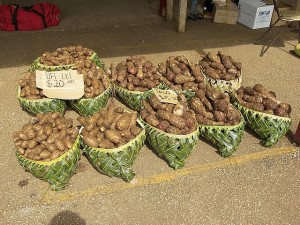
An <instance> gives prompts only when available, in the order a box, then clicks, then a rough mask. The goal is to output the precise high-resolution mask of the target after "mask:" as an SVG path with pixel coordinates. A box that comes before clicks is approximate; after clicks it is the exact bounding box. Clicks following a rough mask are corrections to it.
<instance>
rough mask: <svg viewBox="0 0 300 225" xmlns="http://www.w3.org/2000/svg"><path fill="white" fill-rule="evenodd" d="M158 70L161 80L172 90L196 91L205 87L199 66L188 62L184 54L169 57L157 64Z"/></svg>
mask: <svg viewBox="0 0 300 225" xmlns="http://www.w3.org/2000/svg"><path fill="white" fill-rule="evenodd" d="M158 71H159V73H160V74H161V75H162V81H163V82H164V83H165V84H166V85H167V86H168V87H169V88H171V89H172V90H176V91H184V90H191V91H196V90H198V89H202V88H205V84H204V77H203V75H202V74H201V70H200V68H199V67H198V66H196V65H195V64H192V63H190V62H189V60H188V59H187V58H186V57H185V56H176V57H169V58H168V60H167V61H165V62H163V63H160V64H159V65H158Z"/></svg>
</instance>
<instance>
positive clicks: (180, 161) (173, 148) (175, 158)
mask: <svg viewBox="0 0 300 225" xmlns="http://www.w3.org/2000/svg"><path fill="white" fill-rule="evenodd" d="M142 122H143V124H144V126H145V129H146V135H147V142H148V143H149V144H150V146H151V147H152V148H153V149H154V150H155V151H156V152H157V153H158V155H159V156H160V157H162V158H163V159H164V160H165V161H166V162H167V163H168V165H169V166H170V167H172V168H174V169H179V168H182V167H183V166H184V163H185V160H186V158H187V157H188V156H189V155H190V154H191V152H192V150H193V149H194V147H195V145H196V144H197V141H198V140H199V130H198V129H196V130H195V131H194V132H192V133H190V134H187V135H176V134H169V133H166V132H164V131H162V130H159V129H157V128H155V127H153V126H151V125H149V124H148V123H146V122H145V121H143V120H142Z"/></svg>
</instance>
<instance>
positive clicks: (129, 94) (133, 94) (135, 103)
mask: <svg viewBox="0 0 300 225" xmlns="http://www.w3.org/2000/svg"><path fill="white" fill-rule="evenodd" d="M156 88H160V89H164V88H165V86H164V85H163V84H160V85H158V86H157V87H156ZM114 91H115V92H116V93H117V95H118V96H119V97H120V98H121V99H122V100H123V101H124V102H125V103H126V104H127V105H128V106H129V107H130V108H131V109H133V110H135V111H140V110H141V109H142V108H143V107H144V104H143V100H148V99H149V98H150V96H151V95H152V94H153V90H149V91H146V92H141V91H129V90H127V89H125V88H121V87H119V86H117V85H114Z"/></svg>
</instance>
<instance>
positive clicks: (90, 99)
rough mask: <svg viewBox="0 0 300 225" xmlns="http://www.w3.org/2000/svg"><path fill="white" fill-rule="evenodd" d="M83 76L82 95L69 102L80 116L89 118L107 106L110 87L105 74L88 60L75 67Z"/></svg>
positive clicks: (110, 91)
mask: <svg viewBox="0 0 300 225" xmlns="http://www.w3.org/2000/svg"><path fill="white" fill-rule="evenodd" d="M74 69H77V71H78V73H79V74H82V75H83V81H84V95H83V97H82V98H81V99H78V100H71V101H70V105H71V106H72V107H73V108H74V109H75V111H77V112H78V113H79V114H80V115H82V116H91V115H93V114H94V113H96V112H97V111H98V110H99V109H100V108H103V107H105V106H106V105H107V102H108V99H109V97H110V96H111V93H112V86H111V84H110V81H109V79H108V76H107V74H106V73H105V71H104V70H103V69H102V68H99V67H98V66H97V65H96V63H95V62H93V61H92V60H90V59H87V60H85V61H84V62H83V63H78V64H76V65H75V67H74Z"/></svg>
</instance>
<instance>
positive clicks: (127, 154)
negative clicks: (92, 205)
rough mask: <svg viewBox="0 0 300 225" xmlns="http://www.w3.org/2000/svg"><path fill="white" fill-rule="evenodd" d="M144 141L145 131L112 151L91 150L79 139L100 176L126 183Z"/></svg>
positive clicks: (130, 176) (131, 175)
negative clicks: (114, 178)
mask: <svg viewBox="0 0 300 225" xmlns="http://www.w3.org/2000/svg"><path fill="white" fill-rule="evenodd" d="M145 139H146V134H145V129H143V130H142V132H141V133H140V134H139V135H138V136H137V137H136V138H134V139H133V140H131V141H130V142H128V143H127V144H125V145H122V146H120V147H118V148H113V149H104V148H93V147H89V146H88V145H86V144H84V142H83V139H82V138H81V145H82V146H83V151H84V153H85V154H86V156H87V158H88V160H89V161H90V163H91V164H92V165H93V166H94V167H95V168H96V169H97V170H98V171H99V172H100V173H102V174H105V175H108V176H110V177H119V178H121V179H123V180H124V181H126V182H129V181H131V180H132V179H133V178H134V176H135V173H134V172H133V170H132V168H131V166H132V165H133V163H134V161H135V159H136V157H137V155H138V153H139V152H140V150H141V148H142V147H143V145H144V142H145Z"/></svg>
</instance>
